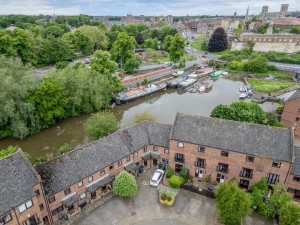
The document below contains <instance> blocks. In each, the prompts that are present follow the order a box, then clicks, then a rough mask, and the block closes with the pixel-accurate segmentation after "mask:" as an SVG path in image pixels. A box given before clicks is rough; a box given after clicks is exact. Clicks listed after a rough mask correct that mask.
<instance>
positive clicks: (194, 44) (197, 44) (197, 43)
mask: <svg viewBox="0 0 300 225" xmlns="http://www.w3.org/2000/svg"><path fill="white" fill-rule="evenodd" d="M203 39H204V37H202V36H199V37H196V38H195V39H194V41H193V42H192V44H191V46H192V47H193V48H194V49H197V50H202V48H201V45H202V42H203Z"/></svg>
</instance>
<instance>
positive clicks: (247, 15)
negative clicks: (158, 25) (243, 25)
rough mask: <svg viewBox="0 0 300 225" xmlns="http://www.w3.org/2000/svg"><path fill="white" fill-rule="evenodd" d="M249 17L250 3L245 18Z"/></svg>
mask: <svg viewBox="0 0 300 225" xmlns="http://www.w3.org/2000/svg"><path fill="white" fill-rule="evenodd" d="M248 18H249V5H248V8H247V12H246V16H245V19H248Z"/></svg>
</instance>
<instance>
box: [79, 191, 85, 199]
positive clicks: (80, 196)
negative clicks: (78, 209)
mask: <svg viewBox="0 0 300 225" xmlns="http://www.w3.org/2000/svg"><path fill="white" fill-rule="evenodd" d="M84 198H86V192H83V193H82V194H81V195H79V199H80V200H81V199H84Z"/></svg>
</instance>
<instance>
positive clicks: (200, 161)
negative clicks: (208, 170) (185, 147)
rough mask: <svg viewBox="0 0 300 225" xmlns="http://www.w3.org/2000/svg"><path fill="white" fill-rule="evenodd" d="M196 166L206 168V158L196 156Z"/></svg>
mask: <svg viewBox="0 0 300 225" xmlns="http://www.w3.org/2000/svg"><path fill="white" fill-rule="evenodd" d="M195 166H197V167H201V168H205V159H200V158H196V161H195Z"/></svg>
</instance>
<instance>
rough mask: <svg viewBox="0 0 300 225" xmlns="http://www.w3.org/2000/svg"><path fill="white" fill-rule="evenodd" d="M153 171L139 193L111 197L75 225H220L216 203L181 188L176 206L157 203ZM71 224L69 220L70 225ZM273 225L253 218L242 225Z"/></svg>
mask: <svg viewBox="0 0 300 225" xmlns="http://www.w3.org/2000/svg"><path fill="white" fill-rule="evenodd" d="M153 171H154V170H153V169H150V170H147V171H146V172H145V173H144V174H142V175H141V176H140V177H139V178H138V184H139V187H138V191H137V193H136V194H135V195H134V196H133V197H131V198H128V199H121V198H119V197H116V196H112V197H111V198H110V199H109V200H108V201H106V202H104V203H103V204H101V205H100V206H98V207H95V208H94V209H93V210H89V212H86V213H85V212H84V211H85V210H83V212H82V213H81V214H80V217H79V218H78V219H77V220H76V221H75V222H73V223H71V224H73V225H129V224H132V225H152V224H155V225H192V224H193V225H195V224H197V225H217V224H219V223H218V220H217V213H216V204H215V200H214V199H211V198H208V197H205V196H202V195H198V194H195V193H191V192H188V191H185V190H183V189H180V191H179V193H178V195H177V198H176V200H175V204H174V206H173V207H167V206H163V205H161V204H160V203H159V200H158V190H157V187H152V186H149V179H150V177H151V176H152V174H153ZM70 222H71V221H69V223H70ZM254 224H255V225H271V224H273V223H272V222H270V221H266V220H264V219H263V218H261V217H258V216H256V215H252V216H251V217H250V218H248V219H247V220H246V221H244V222H243V225H254Z"/></svg>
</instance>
